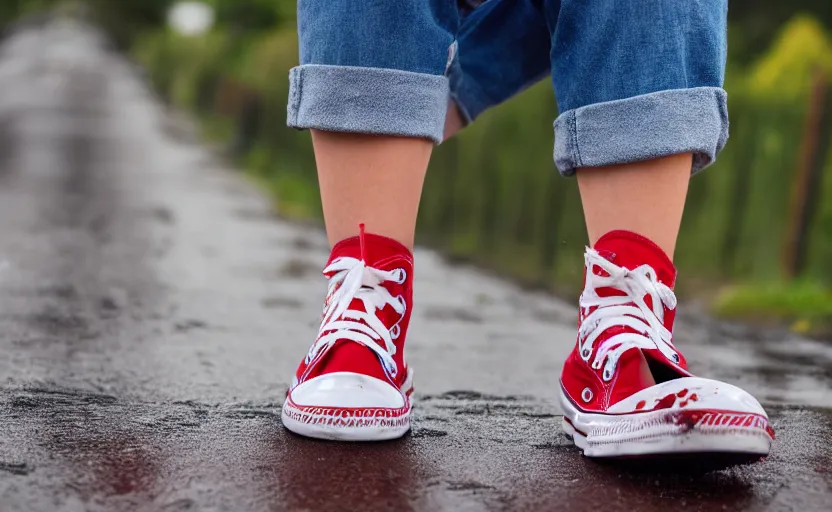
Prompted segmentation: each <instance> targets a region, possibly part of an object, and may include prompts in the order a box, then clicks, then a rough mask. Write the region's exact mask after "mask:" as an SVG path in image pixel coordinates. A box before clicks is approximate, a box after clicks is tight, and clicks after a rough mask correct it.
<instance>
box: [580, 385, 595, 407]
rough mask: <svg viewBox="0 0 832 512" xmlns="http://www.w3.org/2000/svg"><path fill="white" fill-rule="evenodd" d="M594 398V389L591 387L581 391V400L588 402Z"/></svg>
mask: <svg viewBox="0 0 832 512" xmlns="http://www.w3.org/2000/svg"><path fill="white" fill-rule="evenodd" d="M592 398H593V394H592V390H591V389H589V388H584V390H583V392H581V400H583V401H584V402H587V403H588V402H591V401H592Z"/></svg>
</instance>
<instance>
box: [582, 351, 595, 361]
mask: <svg viewBox="0 0 832 512" xmlns="http://www.w3.org/2000/svg"><path fill="white" fill-rule="evenodd" d="M591 355H592V351H591V350H589V349H588V348H585V349H583V350H582V351H581V357H582V358H583V359H584V361H586V360H587V359H589V356H591Z"/></svg>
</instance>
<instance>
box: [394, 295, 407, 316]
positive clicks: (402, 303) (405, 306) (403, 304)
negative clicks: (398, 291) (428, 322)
mask: <svg viewBox="0 0 832 512" xmlns="http://www.w3.org/2000/svg"><path fill="white" fill-rule="evenodd" d="M396 300H397V301H399V304H401V305H402V307H404V310H405V311H407V301H406V300H404V296H403V295H399V296H397V297H396ZM402 314H404V313H402Z"/></svg>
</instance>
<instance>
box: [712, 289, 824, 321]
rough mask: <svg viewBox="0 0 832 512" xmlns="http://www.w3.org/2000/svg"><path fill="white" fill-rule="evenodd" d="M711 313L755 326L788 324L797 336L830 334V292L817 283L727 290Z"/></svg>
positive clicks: (718, 299) (716, 302)
mask: <svg viewBox="0 0 832 512" xmlns="http://www.w3.org/2000/svg"><path fill="white" fill-rule="evenodd" d="M713 311H714V312H715V313H716V314H718V315H720V316H722V317H726V318H733V319H738V320H746V321H753V322H755V323H758V324H759V323H763V324H772V323H788V324H789V325H790V326H791V328H792V330H794V331H797V332H800V333H807V334H829V333H830V332H832V291H830V290H829V288H827V287H824V286H821V285H819V284H818V283H812V282H806V281H799V282H795V283H770V284H763V285H744V286H736V287H731V288H728V289H726V290H724V291H723V293H722V294H721V295H720V296H719V297H718V298H717V300H716V301H715V303H714V305H713Z"/></svg>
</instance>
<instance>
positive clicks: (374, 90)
mask: <svg viewBox="0 0 832 512" xmlns="http://www.w3.org/2000/svg"><path fill="white" fill-rule="evenodd" d="M457 14H458V13H457V10H456V6H455V5H454V4H453V3H452V2H447V1H445V0H424V1H419V2H404V3H402V2H389V1H382V0H373V1H366V2H355V1H350V0H300V2H299V3H298V33H299V38H300V61H301V65H300V66H298V67H297V68H294V69H293V70H292V71H291V72H290V84H291V86H290V92H289V102H288V116H287V121H288V124H289V126H292V127H295V128H302V129H311V130H312V132H313V143H314V148H315V157H316V162H317V166H318V175H319V181H320V186H321V198H322V202H323V210H324V217H325V221H326V225H327V232H328V236H329V239H330V242H331V244H332V246H333V247H332V254H331V256H330V258H329V261H328V262H327V264H326V267H325V269H324V274H325V276H326V277H327V278H328V280H329V289H328V293H327V297H326V300H325V303H324V304H325V305H324V314H323V318H322V322H321V327H320V329H319V331H318V334H317V337H316V339H315V341H314V343H313V344H312V346H311V347H310V348H309V350H308V351H307V353H306V356H305V357H304V358H303V360H302V361H301V363H300V365H299V366H298V369H297V372H296V374H295V377H294V379H293V380H292V384H291V385H290V388H289V391H288V393H287V396H286V401H285V402H284V405H283V408H282V414H281V416H282V420H283V424H284V426H286V428H288V429H289V430H291V431H293V432H295V433H297V434H301V435H304V436H309V437H316V438H323V439H338V440H352V441H364V440H382V439H392V438H396V437H400V436H402V435H404V434H405V433H406V432H407V431H408V430H409V429H410V412H411V401H410V396H411V393H412V391H413V379H412V375H413V373H412V370H411V369H410V368H409V367H408V366H407V363H406V361H405V358H404V344H405V339H406V335H407V328H408V324H409V322H410V314H411V310H412V301H413V293H412V283H413V255H412V250H411V248H412V245H413V233H414V227H415V222H416V212H417V210H418V204H419V197H420V195H421V188H422V181H423V179H424V174H425V170H426V168H427V164H428V159H429V157H430V153H431V149H432V146H433V144H436V143H439V142H441V140H442V136H443V128H444V120H445V111H446V108H447V99H448V94H449V92H448V91H449V89H448V79H447V78H446V77H445V76H444V73H445V71H446V69H447V66H448V61H449V59H448V52H449V48H450V47H451V45H452V43H453V41H454V38H455V35H456V31H457ZM359 224H361V225H362V227H361V229H359ZM355 235H359V236H355Z"/></svg>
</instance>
